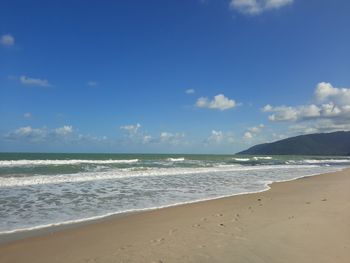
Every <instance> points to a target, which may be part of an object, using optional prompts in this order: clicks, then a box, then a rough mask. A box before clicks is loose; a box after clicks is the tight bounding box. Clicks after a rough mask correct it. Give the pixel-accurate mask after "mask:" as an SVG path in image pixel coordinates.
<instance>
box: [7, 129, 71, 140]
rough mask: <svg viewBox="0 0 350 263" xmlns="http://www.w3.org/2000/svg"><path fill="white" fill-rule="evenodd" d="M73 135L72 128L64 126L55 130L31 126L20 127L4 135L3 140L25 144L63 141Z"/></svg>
mask: <svg viewBox="0 0 350 263" xmlns="http://www.w3.org/2000/svg"><path fill="white" fill-rule="evenodd" d="M72 133H73V127H72V126H69V125H64V126H63V127H59V128H56V129H51V130H50V129H48V128H46V127H43V128H32V127H31V126H25V127H20V128H18V129H16V130H14V131H11V132H9V133H7V134H6V135H5V139H8V140H14V141H27V142H53V141H57V140H61V139H65V138H66V137H67V136H69V135H70V134H72Z"/></svg>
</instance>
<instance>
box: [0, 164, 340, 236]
mask: <svg viewBox="0 0 350 263" xmlns="http://www.w3.org/2000/svg"><path fill="white" fill-rule="evenodd" d="M303 167H305V166H303ZM342 169H343V168H338V169H334V171H339V170H342ZM322 173H324V172H317V173H309V174H304V175H297V176H295V177H292V178H289V179H285V180H283V179H277V180H270V181H265V182H264V183H263V186H262V188H261V189H259V190H255V191H247V190H246V191H241V192H239V193H235V194H225V195H219V196H216V197H211V198H201V199H196V200H191V201H184V202H175V203H171V204H167V205H161V206H151V207H145V208H138V209H127V210H123V211H116V212H110V213H106V214H103V215H97V216H93V217H87V218H80V219H75V220H67V221H63V222H55V223H50V224H43V225H37V226H33V227H23V228H17V229H11V230H4V231H0V235H8V234H14V233H19V232H26V231H32V230H38V229H43V228H50V227H57V226H63V225H69V224H76V223H82V222H87V221H94V220H99V219H102V218H106V217H109V216H114V215H118V214H127V213H132V212H143V211H149V210H157V209H162V208H167V207H174V206H179V205H184V204H192V203H199V202H203V201H208V200H216V199H222V198H226V197H232V196H237V195H244V194H254V193H261V192H265V191H268V190H270V189H271V187H270V185H271V184H272V183H277V182H288V181H293V180H296V179H299V178H305V177H311V176H315V175H319V174H322Z"/></svg>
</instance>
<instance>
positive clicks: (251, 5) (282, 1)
mask: <svg viewBox="0 0 350 263" xmlns="http://www.w3.org/2000/svg"><path fill="white" fill-rule="evenodd" d="M292 3H293V0H231V2H230V8H231V9H234V10H237V11H239V12H241V13H243V14H248V15H258V14H261V13H263V12H265V11H269V10H273V9H279V8H281V7H283V6H286V5H289V4H292Z"/></svg>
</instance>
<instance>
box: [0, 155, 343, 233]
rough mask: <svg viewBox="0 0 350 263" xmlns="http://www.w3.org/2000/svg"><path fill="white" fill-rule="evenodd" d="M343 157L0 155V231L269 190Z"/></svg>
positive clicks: (334, 166)
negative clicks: (272, 186)
mask: <svg viewBox="0 0 350 263" xmlns="http://www.w3.org/2000/svg"><path fill="white" fill-rule="evenodd" d="M349 165H350V158H348V157H313V156H301V157H300V156H299V157H295V156H234V155H231V156H230V155H122V154H0V218H1V221H0V234H1V233H2V234H4V233H11V232H18V231H25V230H30V229H36V228H41V227H47V226H50V225H60V224H65V223H73V222H81V221H85V220H91V219H94V218H100V217H104V216H107V215H112V214H117V213H125V212H129V211H138V210H144V209H151V208H158V207H164V206H170V205H175V204H181V203H188V202H194V201H200V200H207V199H213V198H218V197H222V196H229V195H235V194H242V193H249V192H258V191H263V190H266V189H268V186H267V184H268V183H271V182H277V181H286V180H292V179H295V178H300V177H304V176H310V175H315V174H320V173H325V172H332V171H337V170H340V169H342V168H344V167H347V166H349Z"/></svg>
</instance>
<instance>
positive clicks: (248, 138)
mask: <svg viewBox="0 0 350 263" xmlns="http://www.w3.org/2000/svg"><path fill="white" fill-rule="evenodd" d="M252 138H253V134H252V133H251V132H249V131H247V132H245V133H244V135H243V139H245V140H250V139H252Z"/></svg>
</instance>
